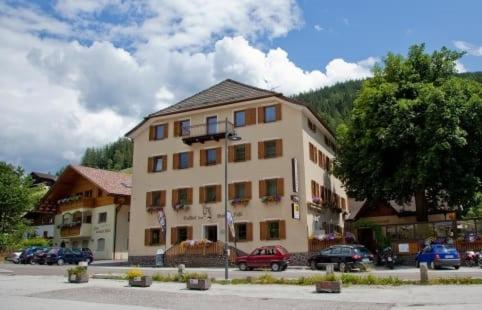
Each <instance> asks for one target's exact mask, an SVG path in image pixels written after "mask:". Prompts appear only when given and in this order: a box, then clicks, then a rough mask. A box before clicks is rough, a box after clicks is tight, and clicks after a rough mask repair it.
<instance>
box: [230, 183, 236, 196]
mask: <svg viewBox="0 0 482 310" xmlns="http://www.w3.org/2000/svg"><path fill="white" fill-rule="evenodd" d="M234 189H235V185H234V183H231V184H229V185H228V199H229V200H232V199H234V198H235V197H234V195H236V193H235V190H234Z"/></svg>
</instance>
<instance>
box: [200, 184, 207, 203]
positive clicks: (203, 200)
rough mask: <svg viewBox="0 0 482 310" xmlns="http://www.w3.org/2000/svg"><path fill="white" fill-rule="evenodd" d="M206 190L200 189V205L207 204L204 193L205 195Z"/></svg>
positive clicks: (203, 187)
mask: <svg viewBox="0 0 482 310" xmlns="http://www.w3.org/2000/svg"><path fill="white" fill-rule="evenodd" d="M204 189H205V186H200V187H199V203H205V202H206V201H205V199H206V198H205V195H204V193H205V190H204Z"/></svg>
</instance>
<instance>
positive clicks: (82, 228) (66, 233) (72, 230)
mask: <svg viewBox="0 0 482 310" xmlns="http://www.w3.org/2000/svg"><path fill="white" fill-rule="evenodd" d="M91 234H92V224H90V223H79V222H74V223H69V224H61V225H60V237H62V238H68V237H89V236H90V235H91Z"/></svg>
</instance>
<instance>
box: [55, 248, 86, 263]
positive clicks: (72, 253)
mask: <svg viewBox="0 0 482 310" xmlns="http://www.w3.org/2000/svg"><path fill="white" fill-rule="evenodd" d="M91 259H92V258H91V257H89V256H88V255H87V254H86V253H85V252H82V251H81V250H80V249H71V248H59V247H55V248H51V249H50V251H49V252H48V254H47V260H46V262H47V265H53V264H57V265H63V264H78V263H79V262H89V261H90V260H91Z"/></svg>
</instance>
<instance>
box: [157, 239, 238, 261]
mask: <svg viewBox="0 0 482 310" xmlns="http://www.w3.org/2000/svg"><path fill="white" fill-rule="evenodd" d="M234 252H235V251H233V250H232V249H231V251H230V254H229V260H230V261H232V262H234V261H235V260H236V253H234ZM223 255H224V243H223V242H220V241H218V242H211V243H197V244H193V245H189V244H187V243H184V244H176V245H174V246H172V247H170V248H169V249H168V250H167V251H166V254H165V256H166V258H175V257H179V256H223Z"/></svg>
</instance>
